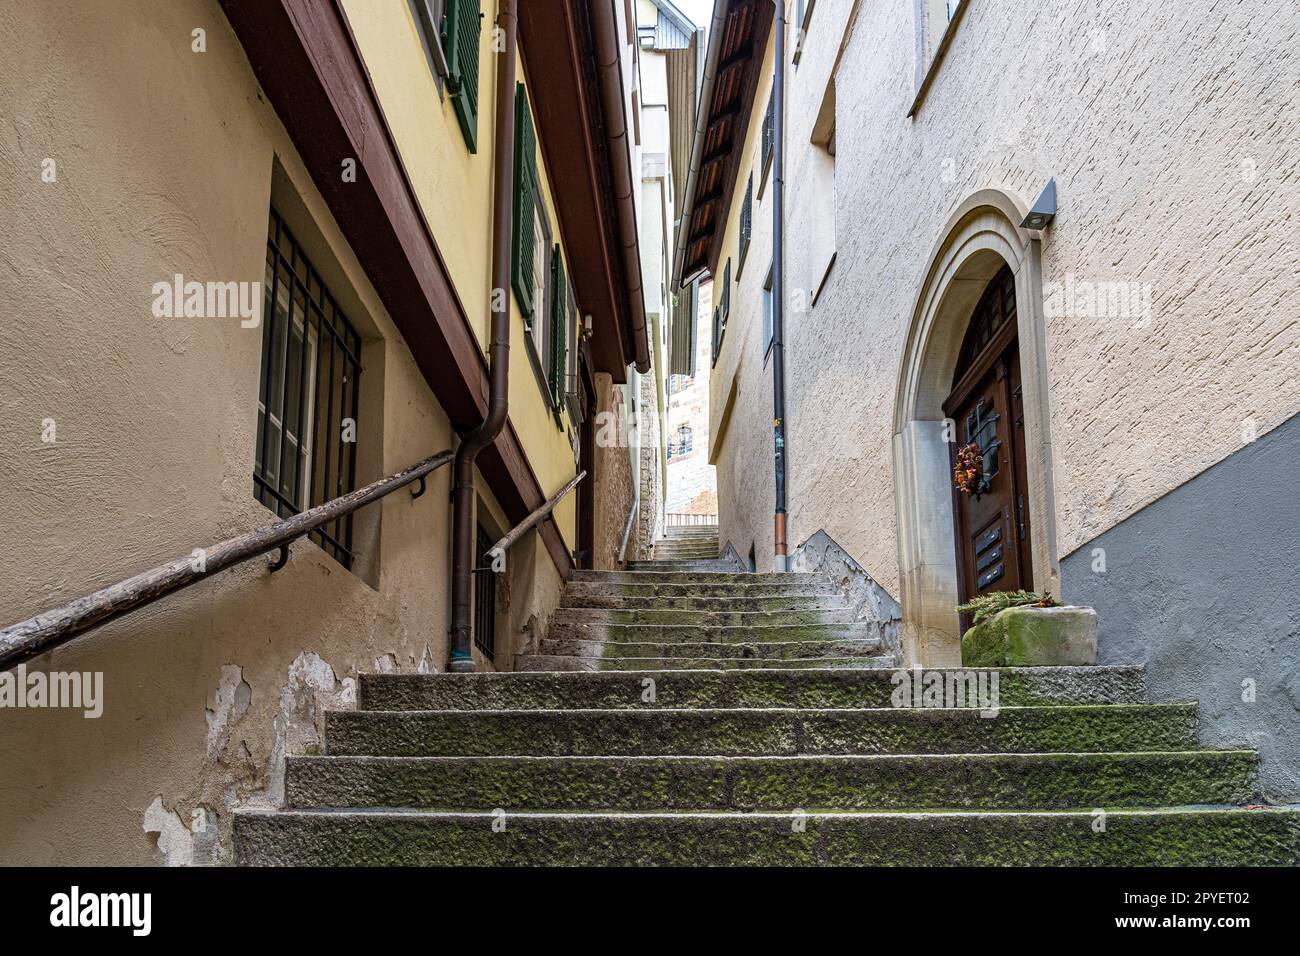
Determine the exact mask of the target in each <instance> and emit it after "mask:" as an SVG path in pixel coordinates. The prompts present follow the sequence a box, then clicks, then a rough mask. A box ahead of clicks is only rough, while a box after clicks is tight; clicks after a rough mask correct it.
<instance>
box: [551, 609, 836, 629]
mask: <svg viewBox="0 0 1300 956" xmlns="http://www.w3.org/2000/svg"><path fill="white" fill-rule="evenodd" d="M855 616H856V612H855V611H854V610H853V608H850V607H839V608H828V609H825V610H817V611H700V610H671V609H670V610H662V609H656V608H644V609H640V610H632V611H620V610H618V609H614V608H592V607H562V608H559V609H557V610H556V612H555V615H554V617H553V618H552V620H553V622H554V623H555V624H677V625H688V624H694V625H699V626H702V627H777V626H781V627H798V626H802V625H808V624H852V623H853V620H854V617H855Z"/></svg>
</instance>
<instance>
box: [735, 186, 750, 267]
mask: <svg viewBox="0 0 1300 956" xmlns="http://www.w3.org/2000/svg"><path fill="white" fill-rule="evenodd" d="M739 228H740V252H739V254H738V255H737V257H736V275H737V276H739V275H740V273H741V272H743V271H744V269H745V256H746V254H747V253H748V252H749V243H750V240H751V239H753V237H754V171H753V170H752V169H751V170H750V171H749V182H748V184H747V185H746V186H745V199H744V201H743V202H742V203H741V204H740V223H739Z"/></svg>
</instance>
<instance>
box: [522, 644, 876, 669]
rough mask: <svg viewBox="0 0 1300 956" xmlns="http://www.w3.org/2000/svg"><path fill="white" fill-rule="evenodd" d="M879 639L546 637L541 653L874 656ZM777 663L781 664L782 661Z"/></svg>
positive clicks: (604, 657)
mask: <svg viewBox="0 0 1300 956" xmlns="http://www.w3.org/2000/svg"><path fill="white" fill-rule="evenodd" d="M880 650H881V648H880V641H879V640H877V639H874V638H871V639H867V640H840V641H837V640H824V641H743V642H742V641H730V642H725V643H724V642H719V641H667V642H651V641H582V640H550V639H547V640H544V641H542V642H541V645H540V646H539V648H538V653H539V655H542V656H546V655H550V656H555V657H596V658H600V659H602V660H607V661H619V660H627V659H630V658H646V657H655V658H664V657H673V658H683V659H691V658H695V659H701V658H712V659H718V658H729V657H731V658H745V659H750V660H769V661H782V660H790V659H792V658H808V657H872V656H874V655H877V654H879V653H880ZM775 666H778V667H779V666H780V665H779V664H777V665H775Z"/></svg>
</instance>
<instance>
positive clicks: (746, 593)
mask: <svg viewBox="0 0 1300 956" xmlns="http://www.w3.org/2000/svg"><path fill="white" fill-rule="evenodd" d="M749 577H750V575H748V574H738V575H736V578H737V580H735V581H724V582H717V583H712V584H710V583H705V584H643V583H637V582H631V583H620V582H616V581H609V582H606V581H570V582H569V583H568V584H567V585H566V586H565V588H564V600H565V601H570V600H571V601H572V602H573V603H574V604H575V605H576V604H578V603H579V602H584V601H587V600H589V599H597V600H604V599H606V598H612V599H617V600H622V599H623V598H633V599H645V598H660V597H661V598H787V597H799V598H803V597H827V596H831V597H840V596H842V592H841V591H840V590H839V589H838V588H836V587H835V586H834V585H833V584H831V582H829V581H825V580H822V579H820V578H817V577H813V576H812V575H800V576H799V577H800V580H797V581H788V582H781V583H777V584H751V583H750V582H749V581H748V580H747V579H748V578H749Z"/></svg>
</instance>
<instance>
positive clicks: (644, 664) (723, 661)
mask: <svg viewBox="0 0 1300 956" xmlns="http://www.w3.org/2000/svg"><path fill="white" fill-rule="evenodd" d="M714 646H715V647H717V649H718V653H720V654H723V653H728V652H729V651H730V648H731V647H732V646H733V645H726V644H718V645H714ZM897 664H898V661H897V659H896V658H895V657H894V656H893V655H880V656H868V657H825V656H818V657H786V658H770V657H581V656H578V655H573V654H521V655H519V656H518V657H516V658H515V671H516V672H517V673H518V672H528V671H542V672H553V671H589V672H590V671H674V670H697V669H699V668H708V669H711V670H719V671H726V670H751V669H756V668H773V667H780V668H787V669H792V670H813V669H817V670H826V669H852V668H870V669H872V670H882V669H892V668H894V667H896V666H897Z"/></svg>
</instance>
